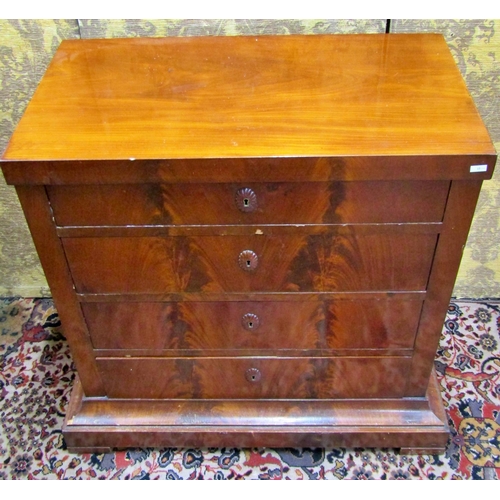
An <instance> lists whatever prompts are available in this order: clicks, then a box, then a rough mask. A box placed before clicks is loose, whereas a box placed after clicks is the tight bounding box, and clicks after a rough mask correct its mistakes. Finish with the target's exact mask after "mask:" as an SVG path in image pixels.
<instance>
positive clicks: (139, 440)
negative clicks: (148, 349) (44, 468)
mask: <svg viewBox="0 0 500 500" xmlns="http://www.w3.org/2000/svg"><path fill="white" fill-rule="evenodd" d="M436 400H438V401H439V400H440V394H439V388H438V385H437V383H436V380H435V375H434V378H433V380H432V383H431V384H430V385H429V390H428V393H427V395H426V397H425V398H413V399H383V400H381V399H370V400H366V399H364V400H352V399H351V400H327V401H322V400H312V399H309V400H293V401H290V400H288V401H287V400H281V401H269V400H265V401H257V400H248V399H247V400H239V401H234V400H233V401H228V400H225V401H221V400H205V401H197V400H175V401H168V400H149V401H138V400H116V399H115V400H109V399H107V398H100V399H96V398H85V397H84V395H83V394H82V391H81V385H80V384H79V381H78V379H77V380H76V381H75V388H74V391H73V394H72V398H71V402H70V407H69V409H68V413H67V415H66V419H65V422H64V426H63V432H64V436H65V439H66V442H67V444H68V447H69V448H70V449H72V450H75V451H78V452H89V451H92V452H106V451H110V450H111V448H126V447H141V446H151V447H163V446H189V447H203V446H215V447H218V446H227V447H247V448H248V447H255V446H260V445H261V443H269V444H268V446H275V447H284V446H287V447H310V446H315V447H348V448H352V447H355V446H364V447H393V448H398V447H406V449H407V450H409V449H411V450H416V449H417V448H418V449H419V450H422V449H426V450H429V449H431V450H432V452H433V453H442V452H443V450H444V448H445V446H446V443H447V441H448V436H449V431H448V427H447V425H446V418H445V417H444V416H441V414H440V413H438V415H436V414H435V412H434V408H433V403H432V402H433V401H436ZM442 417H443V418H442Z"/></svg>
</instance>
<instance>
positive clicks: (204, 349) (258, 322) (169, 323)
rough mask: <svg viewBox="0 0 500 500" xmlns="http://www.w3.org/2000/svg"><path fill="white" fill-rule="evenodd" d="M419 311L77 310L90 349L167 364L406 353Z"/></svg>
mask: <svg viewBox="0 0 500 500" xmlns="http://www.w3.org/2000/svg"><path fill="white" fill-rule="evenodd" d="M421 307H422V302H421V300H418V299H413V300H403V299H399V298H382V299H358V300H351V299H338V300H330V301H328V300H327V301H293V302H286V301H282V302H238V301H234V302H230V301H228V302H95V303H84V304H82V309H83V313H84V316H85V319H86V321H87V325H88V328H89V332H90V335H91V338H92V343H93V345H94V348H96V349H99V350H133V351H141V352H146V351H147V352H148V353H155V354H157V355H158V354H161V355H168V356H170V355H183V354H185V353H190V354H193V355H194V354H197V353H202V354H204V355H206V354H207V353H208V352H218V353H220V352H226V353H230V352H231V351H238V355H241V354H244V353H245V352H248V353H253V352H255V351H256V350H258V351H259V352H263V351H264V350H265V351H267V352H277V351H280V352H283V351H294V352H295V353H296V354H300V352H303V351H312V352H314V351H316V352H326V351H328V350H331V351H335V350H344V349H346V350H359V349H361V350H370V349H376V350H409V349H411V348H412V346H413V341H414V337H415V334H416V331H417V327H418V322H419V317H420V311H421Z"/></svg>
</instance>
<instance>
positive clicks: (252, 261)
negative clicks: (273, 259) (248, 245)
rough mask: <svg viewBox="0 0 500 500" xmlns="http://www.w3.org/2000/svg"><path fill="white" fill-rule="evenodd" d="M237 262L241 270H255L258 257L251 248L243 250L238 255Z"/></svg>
mask: <svg viewBox="0 0 500 500" xmlns="http://www.w3.org/2000/svg"><path fill="white" fill-rule="evenodd" d="M238 264H239V266H240V267H241V269H243V271H249V272H250V271H255V269H257V266H258V265H259V257H257V254H256V253H255V252H254V251H253V250H243V252H241V253H240V255H238Z"/></svg>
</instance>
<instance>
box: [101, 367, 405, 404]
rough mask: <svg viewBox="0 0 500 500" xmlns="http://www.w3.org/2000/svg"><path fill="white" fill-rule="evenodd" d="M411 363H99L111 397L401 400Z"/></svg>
mask: <svg viewBox="0 0 500 500" xmlns="http://www.w3.org/2000/svg"><path fill="white" fill-rule="evenodd" d="M410 362H411V358H407V357H379V358H373V357H366V358H354V357H353V358H176V359H172V358H128V359H123V358H98V359H97V364H98V367H99V369H100V371H101V372H102V375H103V383H104V385H105V387H106V392H107V395H108V397H110V398H143V399H163V398H174V399H198V398H200V399H275V398H276V399H280V398H282V399H330V398H374V397H380V398H394V397H402V396H403V395H404V389H405V384H406V374H407V372H408V369H409V366H410Z"/></svg>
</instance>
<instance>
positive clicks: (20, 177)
mask: <svg viewBox="0 0 500 500" xmlns="http://www.w3.org/2000/svg"><path fill="white" fill-rule="evenodd" d="M495 162H496V155H495V153H494V152H491V153H488V154H470V155H465V156H461V155H453V154H447V155H444V154H437V155H431V154H429V155H425V156H421V155H413V156H408V155H404V156H401V155H394V156H376V155H370V156H352V155H345V156H339V157H337V156H329V157H307V158H306V157H299V158H293V157H286V158H275V157H271V158H224V159H222V158H219V159H189V158H188V159H175V160H171V159H156V160H134V161H130V160H72V161H50V160H47V161H45V160H44V161H37V162H36V163H33V162H31V161H27V160H25V161H11V160H7V159H5V158H3V159H2V170H3V173H4V176H5V179H6V181H7V182H8V183H9V184H16V185H17V184H35V185H40V184H43V185H47V186H61V185H70V186H74V185H89V184H94V185H95V184H96V179H99V182H98V184H131V183H159V184H163V183H183V184H186V183H187V184H200V183H218V182H239V183H241V182H243V183H248V182H257V183H260V182H263V181H265V182H290V181H291V180H293V182H330V181H368V180H369V181H379V180H395V181H401V180H420V181H421V180H450V179H491V176H492V174H493V170H494V167H495ZM471 165H486V170H485V171H484V172H474V173H471V171H470V167H471Z"/></svg>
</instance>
